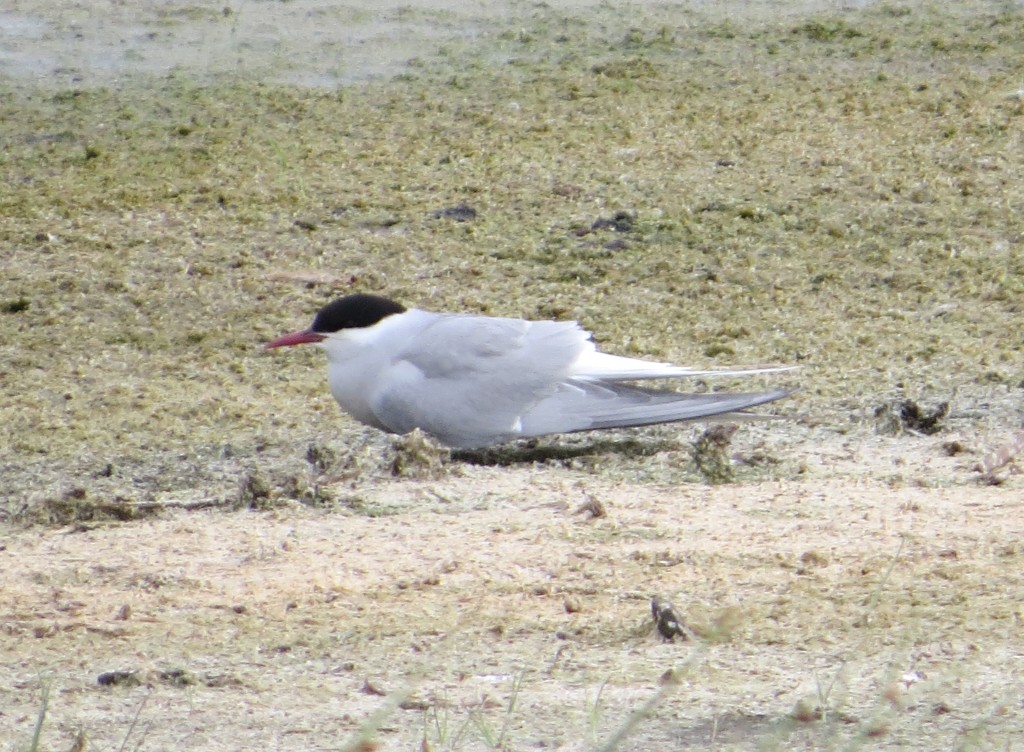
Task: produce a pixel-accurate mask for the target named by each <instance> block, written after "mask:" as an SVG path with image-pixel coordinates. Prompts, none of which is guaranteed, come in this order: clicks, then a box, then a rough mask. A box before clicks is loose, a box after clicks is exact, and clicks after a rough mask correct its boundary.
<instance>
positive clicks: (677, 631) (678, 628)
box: [651, 596, 689, 642]
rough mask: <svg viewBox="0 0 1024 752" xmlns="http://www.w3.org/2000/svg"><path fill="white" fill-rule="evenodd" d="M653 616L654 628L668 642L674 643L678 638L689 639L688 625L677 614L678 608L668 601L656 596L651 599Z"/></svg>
mask: <svg viewBox="0 0 1024 752" xmlns="http://www.w3.org/2000/svg"><path fill="white" fill-rule="evenodd" d="M651 615H652V616H653V617H654V626H656V627H657V628H658V634H660V635H661V636H662V637H663V638H664V639H665V641H666V642H674V641H675V638H676V637H682V638H683V639H684V640H687V639H689V634H688V633H687V629H686V624H685V622H684V621H683V619H682V617H680V616H679V614H678V613H676V608H675V606H673V605H672V604H671V603H669V602H668V601H666V600H662V599H661V598H659V597H657V596H655V597H653V598H651Z"/></svg>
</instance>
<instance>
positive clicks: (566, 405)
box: [521, 380, 790, 436]
mask: <svg viewBox="0 0 1024 752" xmlns="http://www.w3.org/2000/svg"><path fill="white" fill-rule="evenodd" d="M789 394H790V392H789V391H787V390H785V389H777V390H774V391H770V392H755V393H742V392H713V393H708V394H686V393H683V392H674V391H670V390H660V389H648V388H644V387H635V386H628V385H626V384H618V383H607V382H606V383H603V384H602V383H597V382H591V381H575V380H573V381H568V382H565V383H563V384H561V385H560V388H559V389H558V390H557V391H556V392H555V393H554V394H552V395H551V396H549V397H547V398H546V399H544V400H542V401H541V402H540V403H538V404H537V406H536V407H534V408H533V409H532V410H531V411H530V412H529V413H528V414H526V415H524V416H523V418H522V434H521V435H522V436H544V435H546V434H549V433H571V432H573V431H588V430H592V429H595V428H624V427H627V426H646V425H651V424H654V423H672V422H678V421H684V420H699V419H701V418H709V417H712V416H719V417H722V418H736V417H743V416H742V415H740V416H737V415H734V413H736V412H738V411H742V410H746V409H747V408H750V407H755V406H757V405H763V404H765V403H766V402H772V401H774V400H777V399H781V398H782V397H785V396H787V395H789ZM748 417H749V416H748Z"/></svg>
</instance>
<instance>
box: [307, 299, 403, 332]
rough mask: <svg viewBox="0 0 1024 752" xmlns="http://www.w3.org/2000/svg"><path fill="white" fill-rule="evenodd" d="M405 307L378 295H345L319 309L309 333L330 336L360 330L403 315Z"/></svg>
mask: <svg viewBox="0 0 1024 752" xmlns="http://www.w3.org/2000/svg"><path fill="white" fill-rule="evenodd" d="M404 311H405V306H403V305H402V304H401V303H396V302H395V301H393V300H391V299H390V298H384V297H381V296H380V295H365V294H363V293H359V294H357V295H346V296H345V297H344V298H338V299H337V300H335V301H333V302H331V303H328V304H327V305H325V306H324V307H323V308H321V309H320V310H319V311H318V312H317V314H316V318H315V319H313V326H311V327H310V331H313V332H317V333H318V334H330V333H331V332H337V331H341V330H342V329H360V328H363V327H367V326H373V325H374V324H376V323H377V322H378V321H381V320H382V319H385V318H387V317H388V316H391V315H392V314H395V313H403V312H404Z"/></svg>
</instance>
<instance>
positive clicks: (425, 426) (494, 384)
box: [373, 315, 588, 447]
mask: <svg viewBox="0 0 1024 752" xmlns="http://www.w3.org/2000/svg"><path fill="white" fill-rule="evenodd" d="M587 340H588V334H587V333H586V332H584V331H583V330H582V329H580V328H579V326H578V325H577V324H576V323H575V322H572V321H567V322H557V321H533V322H528V321H520V320H517V319H501V318H486V317H477V316H459V315H439V316H438V317H437V318H436V320H435V321H433V322H432V323H431V324H430V325H429V326H427V327H426V328H425V329H424V330H423V331H422V332H421V333H420V334H419V335H417V337H416V338H415V340H413V341H411V342H410V343H409V344H408V345H407V346H406V347H405V348H404V349H403V351H402V352H401V353H400V354H399V355H398V356H397V357H396V358H395V360H394V364H393V368H391V369H389V371H388V373H389V376H388V378H387V381H386V382H383V383H381V384H380V385H378V388H377V390H376V392H375V394H374V398H373V409H374V412H375V413H376V414H377V416H378V418H379V419H380V421H381V423H382V424H384V425H385V426H387V428H388V429H389V430H391V431H394V432H396V433H406V432H408V431H411V430H412V429H413V428H420V429H421V430H423V431H426V432H427V433H430V434H432V435H433V436H435V437H436V438H438V439H439V440H441V441H442V442H444V443H445V444H447V445H448V446H452V447H479V446H486V445H488V444H496V443H499V442H502V441H507V440H509V439H512V438H515V437H516V436H519V435H521V422H520V418H521V416H523V415H524V414H526V413H528V412H529V411H530V410H532V409H534V408H535V407H536V406H537V405H538V404H539V403H541V402H542V401H543V400H544V399H545V398H548V397H550V396H552V395H554V394H555V393H556V392H557V390H558V389H559V388H560V385H561V383H562V382H563V380H564V379H565V378H566V376H567V374H568V372H569V368H570V366H571V365H572V363H573V362H574V361H575V360H576V358H577V357H578V356H579V353H580V352H581V350H582V349H583V348H584V347H585V346H586V344H585V343H586V342H587Z"/></svg>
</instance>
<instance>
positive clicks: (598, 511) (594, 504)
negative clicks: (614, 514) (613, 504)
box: [576, 492, 608, 520]
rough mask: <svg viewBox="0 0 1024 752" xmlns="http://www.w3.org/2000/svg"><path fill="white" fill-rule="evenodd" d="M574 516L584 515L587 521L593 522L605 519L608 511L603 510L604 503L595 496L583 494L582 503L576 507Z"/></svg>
mask: <svg viewBox="0 0 1024 752" xmlns="http://www.w3.org/2000/svg"><path fill="white" fill-rule="evenodd" d="M576 514H586V515H587V518H588V519H591V520H595V519H597V518H599V517H607V516H608V510H607V509H605V506H604V502H602V501H601V500H600V499H598V498H597V497H596V496H592V495H590V494H588V493H586V492H584V493H583V503H582V504H580V505H579V506H578V507H576Z"/></svg>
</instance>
